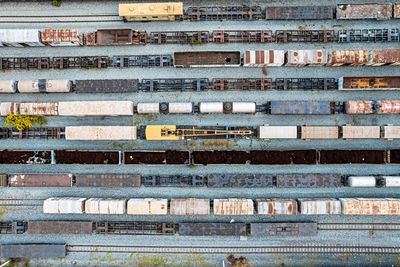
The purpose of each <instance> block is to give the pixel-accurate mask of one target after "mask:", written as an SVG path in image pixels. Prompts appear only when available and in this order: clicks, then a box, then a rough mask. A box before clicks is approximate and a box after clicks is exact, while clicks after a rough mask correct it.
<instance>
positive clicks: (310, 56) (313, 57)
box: [286, 50, 328, 66]
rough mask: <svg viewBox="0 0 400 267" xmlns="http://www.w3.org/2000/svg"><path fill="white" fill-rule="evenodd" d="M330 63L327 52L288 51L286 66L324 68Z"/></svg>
mask: <svg viewBox="0 0 400 267" xmlns="http://www.w3.org/2000/svg"><path fill="white" fill-rule="evenodd" d="M327 62H328V52H327V51H326V50H288V52H287V63H286V66H307V65H310V66H322V65H326V63H327Z"/></svg>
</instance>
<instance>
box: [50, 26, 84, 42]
mask: <svg viewBox="0 0 400 267" xmlns="http://www.w3.org/2000/svg"><path fill="white" fill-rule="evenodd" d="M42 42H43V43H45V44H49V45H51V46H79V45H82V38H81V35H79V34H78V30H76V29H44V30H42Z"/></svg>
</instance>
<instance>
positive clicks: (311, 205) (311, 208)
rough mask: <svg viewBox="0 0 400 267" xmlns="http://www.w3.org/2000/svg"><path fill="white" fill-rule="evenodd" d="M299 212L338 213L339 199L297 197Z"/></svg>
mask: <svg viewBox="0 0 400 267" xmlns="http://www.w3.org/2000/svg"><path fill="white" fill-rule="evenodd" d="M298 202H299V204H300V214H305V215H323V214H340V213H341V206H340V201H339V200H337V199H335V198H299V199H298Z"/></svg>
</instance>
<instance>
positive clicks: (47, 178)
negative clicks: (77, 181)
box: [9, 173, 72, 187]
mask: <svg viewBox="0 0 400 267" xmlns="http://www.w3.org/2000/svg"><path fill="white" fill-rule="evenodd" d="M9 186H10V187H71V186H72V174H45V173H43V174H10V175H9Z"/></svg>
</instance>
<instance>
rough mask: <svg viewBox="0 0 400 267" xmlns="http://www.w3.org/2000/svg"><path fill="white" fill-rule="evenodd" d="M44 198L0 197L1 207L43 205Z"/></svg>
mask: <svg viewBox="0 0 400 267" xmlns="http://www.w3.org/2000/svg"><path fill="white" fill-rule="evenodd" d="M43 201H44V199H0V206H2V207H24V206H43Z"/></svg>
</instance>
